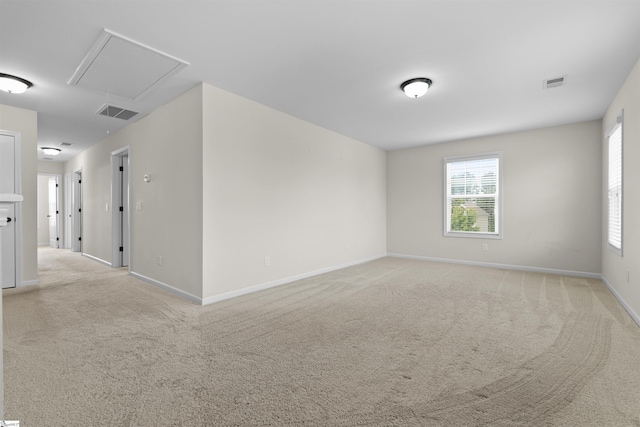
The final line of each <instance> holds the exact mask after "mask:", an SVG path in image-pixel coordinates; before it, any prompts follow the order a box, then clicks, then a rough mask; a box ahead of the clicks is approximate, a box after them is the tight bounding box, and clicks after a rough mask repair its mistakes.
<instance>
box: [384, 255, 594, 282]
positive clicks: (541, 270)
mask: <svg viewBox="0 0 640 427" xmlns="http://www.w3.org/2000/svg"><path fill="white" fill-rule="evenodd" d="M387 256H390V257H395V258H406V259H417V260H422V261H434V262H445V263H449V264H463V265H473V266H477V267H491V268H499V269H502V270H518V271H531V272H533V273H545V274H560V275H563V276H577V277H588V278H591V279H600V278H601V276H600V274H599V273H589V272H586V271H573V270H556V269H554V268H540V267H529V266H526V265H511V264H496V263H492V262H481V261H464V260H458V259H446V258H433V257H427V256H417V255H405V254H396V253H388V254H387Z"/></svg>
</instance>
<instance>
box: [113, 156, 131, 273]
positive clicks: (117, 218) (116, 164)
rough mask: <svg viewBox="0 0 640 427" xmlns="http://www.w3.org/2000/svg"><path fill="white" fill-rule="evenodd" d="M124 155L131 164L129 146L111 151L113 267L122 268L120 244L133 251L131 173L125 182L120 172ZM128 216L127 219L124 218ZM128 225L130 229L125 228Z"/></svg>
mask: <svg viewBox="0 0 640 427" xmlns="http://www.w3.org/2000/svg"><path fill="white" fill-rule="evenodd" d="M123 157H127V158H128V161H129V164H131V157H130V156H129V146H128V145H127V146H126V147H122V148H119V149H118V150H115V151H112V152H111V267H113V268H120V267H123V259H122V258H123V252H122V251H120V246H123V247H125V246H126V248H127V250H128V253H129V254H130V253H131V237H130V236H131V232H130V224H131V216H130V211H131V209H130V208H129V205H130V203H129V200H130V199H131V195H130V194H129V193H130V188H131V187H130V182H131V178H130V175H131V174H130V173H129V174H127V176H126V178H125V179H126V182H123V180H122V175H121V174H120V166H122V159H123ZM125 185H126V187H127V188H129V191H127V194H126V196H128V200H126V201H124V203H123V205H124V206H123V209H124V210H123V213H122V215H120V209H119V208H120V200H122V197H123V194H122V188H123V187H124V186H125ZM124 217H126V218H125V219H126V221H123V218H124ZM126 226H128V227H129V230H126V231H125V230H124V228H125V227H126ZM130 264H131V262H130V260H129V262H127V267H128V268H129V270H131V267H130Z"/></svg>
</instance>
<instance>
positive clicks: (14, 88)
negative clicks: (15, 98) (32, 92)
mask: <svg viewBox="0 0 640 427" xmlns="http://www.w3.org/2000/svg"><path fill="white" fill-rule="evenodd" d="M31 86H33V83H31V82H30V81H29V80H25V79H22V78H20V77H16V76H12V75H11V74H4V73H0V90H3V91H5V92H9V93H23V92H24V91H26V90H27V89H29V88H30V87H31Z"/></svg>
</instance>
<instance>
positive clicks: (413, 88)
mask: <svg viewBox="0 0 640 427" xmlns="http://www.w3.org/2000/svg"><path fill="white" fill-rule="evenodd" d="M432 84H433V82H432V81H431V79H427V78H425V77H417V78H415V79H411V80H407V81H406V82H404V83H402V84H401V85H400V89H402V91H403V92H404V93H405V94H406V95H407V96H408V97H409V98H418V97H420V96H422V95H424V94H425V93H427V90H429V87H430V86H431V85H432Z"/></svg>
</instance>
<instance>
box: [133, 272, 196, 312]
mask: <svg viewBox="0 0 640 427" xmlns="http://www.w3.org/2000/svg"><path fill="white" fill-rule="evenodd" d="M129 275H130V276H132V277H135V278H136V279H140V280H142V281H143V282H146V283H148V284H150V285H153V286H156V287H158V288H161V289H164V290H165V291H169V292H171V293H173V294H176V295H178V296H181V297H183V298H186V299H188V300H189V301H193V302H195V303H197V304H200V305H203V304H202V298H199V297H197V296H195V295H192V294H190V293H189V292H185V291H183V290H180V289H178V288H174V287H173V286H171V285H167V284H166V283H162V282H160V281H158V280H154V279H152V278H150V277H147V276H144V275H142V274H139V273H136V272H135V271H129Z"/></svg>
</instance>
